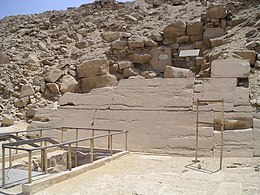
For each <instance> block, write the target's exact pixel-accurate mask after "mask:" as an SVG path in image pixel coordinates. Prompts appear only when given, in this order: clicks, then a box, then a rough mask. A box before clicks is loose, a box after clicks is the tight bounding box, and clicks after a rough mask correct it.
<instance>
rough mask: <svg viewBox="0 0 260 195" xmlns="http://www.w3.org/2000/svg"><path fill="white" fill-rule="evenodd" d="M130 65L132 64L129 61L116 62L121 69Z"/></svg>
mask: <svg viewBox="0 0 260 195" xmlns="http://www.w3.org/2000/svg"><path fill="white" fill-rule="evenodd" d="M132 66H133V64H132V62H130V61H120V62H118V67H119V69H121V70H123V69H125V68H131V67H132Z"/></svg>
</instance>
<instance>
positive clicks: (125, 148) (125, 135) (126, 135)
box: [125, 131, 128, 150]
mask: <svg viewBox="0 0 260 195" xmlns="http://www.w3.org/2000/svg"><path fill="white" fill-rule="evenodd" d="M127 133H128V132H127V131H126V132H125V150H127Z"/></svg>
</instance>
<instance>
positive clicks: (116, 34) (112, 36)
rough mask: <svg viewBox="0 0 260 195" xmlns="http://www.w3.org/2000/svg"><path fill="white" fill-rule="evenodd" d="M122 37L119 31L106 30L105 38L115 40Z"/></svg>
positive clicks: (109, 40)
mask: <svg viewBox="0 0 260 195" xmlns="http://www.w3.org/2000/svg"><path fill="white" fill-rule="evenodd" d="M119 38H120V33H119V32H111V31H109V32H104V33H103V39H105V40H106V41H108V42H112V41H115V40H117V39H119Z"/></svg>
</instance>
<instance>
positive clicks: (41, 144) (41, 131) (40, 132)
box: [40, 130, 42, 146]
mask: <svg viewBox="0 0 260 195" xmlns="http://www.w3.org/2000/svg"><path fill="white" fill-rule="evenodd" d="M40 137H42V130H40ZM41 146H42V142H41Z"/></svg>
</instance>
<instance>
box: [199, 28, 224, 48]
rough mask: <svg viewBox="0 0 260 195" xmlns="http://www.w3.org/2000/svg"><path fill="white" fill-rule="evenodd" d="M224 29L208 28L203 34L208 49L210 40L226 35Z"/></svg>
mask: <svg viewBox="0 0 260 195" xmlns="http://www.w3.org/2000/svg"><path fill="white" fill-rule="evenodd" d="M225 34H226V33H225V30H224V29H223V28H207V29H206V30H205V31H204V33H203V40H204V42H205V44H206V46H207V47H210V46H211V45H210V39H212V38H217V37H221V36H223V35H225Z"/></svg>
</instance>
